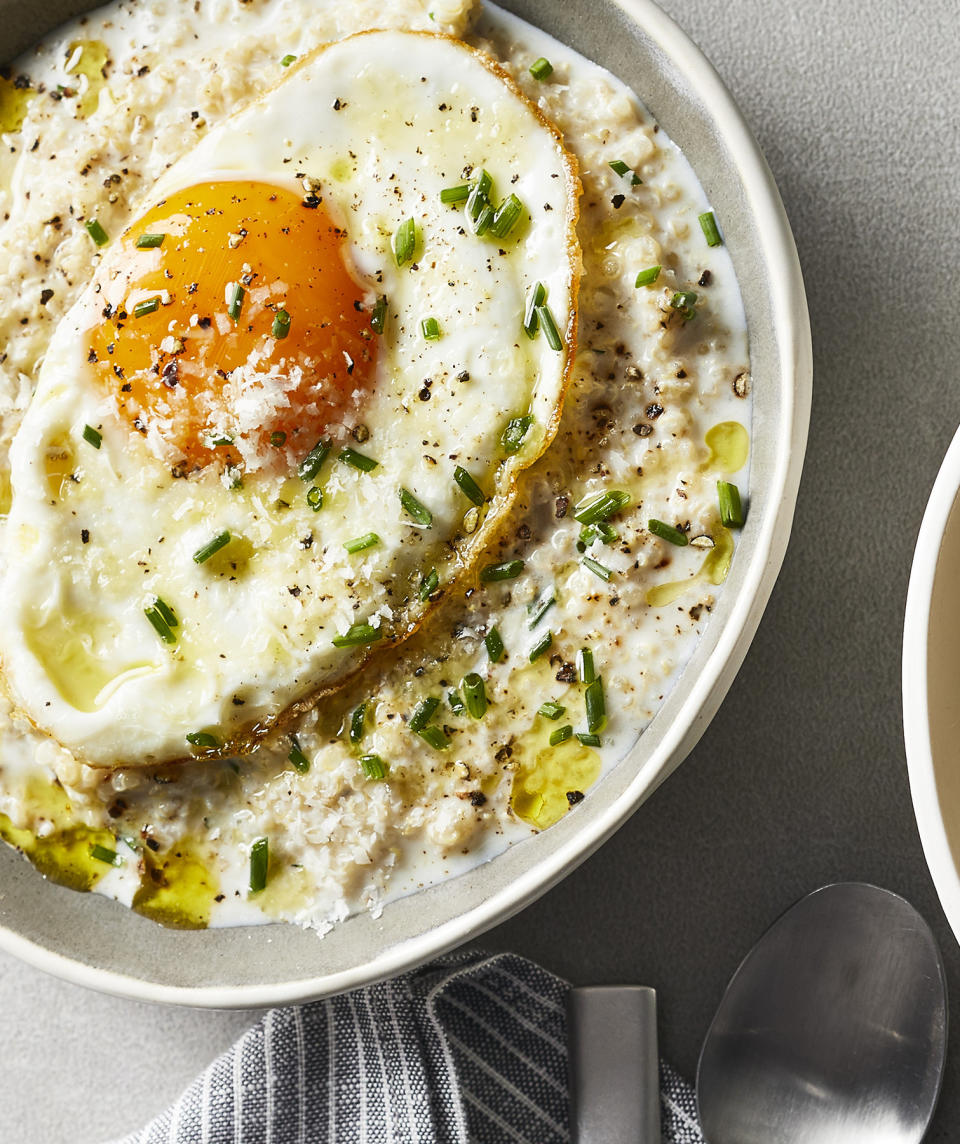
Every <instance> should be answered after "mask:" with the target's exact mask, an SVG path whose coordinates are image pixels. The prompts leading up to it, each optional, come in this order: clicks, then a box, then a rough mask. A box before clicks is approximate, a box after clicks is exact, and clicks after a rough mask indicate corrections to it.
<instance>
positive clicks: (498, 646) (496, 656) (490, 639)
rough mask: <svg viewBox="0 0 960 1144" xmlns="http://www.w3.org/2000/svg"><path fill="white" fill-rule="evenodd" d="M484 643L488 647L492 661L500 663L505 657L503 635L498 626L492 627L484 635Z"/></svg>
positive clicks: (488, 653)
mask: <svg viewBox="0 0 960 1144" xmlns="http://www.w3.org/2000/svg"><path fill="white" fill-rule="evenodd" d="M483 645H484V647H485V648H486V649H487V655H488V656H489V657H490V662H491V663H499V662H500V660H501V659H503V652H504V647H503V637H502V636H501V635H500V633H499V631H497V629H496V628H491V629H490V631H488V632H487V634H486V635H485V636H484V637H483Z"/></svg>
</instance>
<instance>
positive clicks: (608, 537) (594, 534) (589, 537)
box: [579, 520, 620, 552]
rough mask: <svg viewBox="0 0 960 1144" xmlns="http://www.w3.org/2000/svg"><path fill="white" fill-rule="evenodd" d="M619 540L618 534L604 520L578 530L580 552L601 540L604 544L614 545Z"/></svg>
mask: <svg viewBox="0 0 960 1144" xmlns="http://www.w3.org/2000/svg"><path fill="white" fill-rule="evenodd" d="M619 539H620V533H619V532H617V530H616V529H615V528H614V527H613V525H611V524H607V522H606V521H605V520H598V521H597V522H596V523H595V524H588V525H586V526H585V527H584V528H581V529H580V541H579V542H580V544H582V545H583V548H582V549H581V550H580V551H581V552H582V551H584V550H585V549H587V548H589V547H590V545H591V544H593V542H594V541H595V540H602V541H603V543H604V544H614V543H615V542H616V541H617V540H619Z"/></svg>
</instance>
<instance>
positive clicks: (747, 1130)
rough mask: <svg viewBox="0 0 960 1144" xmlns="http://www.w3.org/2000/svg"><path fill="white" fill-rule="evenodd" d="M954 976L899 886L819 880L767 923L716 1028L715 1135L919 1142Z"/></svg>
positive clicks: (724, 1142) (711, 1124)
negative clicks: (948, 975) (949, 977)
mask: <svg viewBox="0 0 960 1144" xmlns="http://www.w3.org/2000/svg"><path fill="white" fill-rule="evenodd" d="M946 1026H947V1007H946V986H945V981H944V970H943V962H942V960H941V957H940V951H939V950H938V948H937V945H936V942H935V941H934V938H933V934H932V933H931V932H930V929H929V927H928V926H927V924H926V922H925V921H924V920H923V918H921V917H920V915H919V914H918V913H917V911H916V910H915V909H914V908H913V907H912V906H911V905H910V904H909V903H908V902H906V901H904V899H903V898H900V897H898V896H897V895H896V894H892V893H890V892H889V891H887V890H881V889H878V888H877V887H876V886H868V885H864V884H862V883H856V882H846V883H838V884H836V885H832V886H826V887H824V888H823V889H820V890H817V891H815V892H814V893H813V894H810V895H808V896H807V897H806V898H803V899H802V900H801V901H800V902H798V903H797V904H796V905H795V906H793V907H792V908H791V909H790V910H788V911H787V912H786V913H785V914H784V915H783V916H782V917H781V918H780V919H779V920H778V921H777V922H775V923H774V925H773V926H772V927H771V928H770V929H769V930H768V931H767V932H766V934H764V936H763V937H762V938H761V939H760V941H759V942H758V943H757V944H756V946H754V948H753V950H752V951H751V952H750V953H749V954H748V955H747V957H746V958H745V959H744V961H743V963H742V964H741V965H740V968H739V969H738V970H737V972H736V973H735V974H734V976H733V979H732V980H731V982H730V984H729V986H728V987H727V991H726V993H725V994H724V996H723V1000H722V1001H721V1002H720V1006H719V1008H718V1009H717V1013H716V1016H715V1017H714V1019H713V1023H712V1024H711V1026H710V1029H709V1030H708V1032H707V1036H706V1039H705V1041H704V1045H703V1049H702V1051H701V1053H700V1061H699V1064H698V1067H697V1102H698V1105H699V1110H700V1120H701V1124H702V1127H703V1132H704V1135H705V1137H706V1139H707V1141H708V1142H709V1144H770V1142H771V1141H776V1142H777V1144H837V1142H838V1141H843V1144H918V1142H919V1141H920V1140H922V1139H923V1135H924V1133H925V1131H926V1129H927V1126H928V1125H929V1123H930V1119H931V1117H932V1116H933V1110H934V1108H935V1107H936V1102H937V1097H938V1096H939V1093H940V1082H941V1077H942V1074H943V1062H944V1054H945V1051H946Z"/></svg>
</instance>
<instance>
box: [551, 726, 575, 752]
mask: <svg viewBox="0 0 960 1144" xmlns="http://www.w3.org/2000/svg"><path fill="white" fill-rule="evenodd" d="M572 738H573V727H571V726H570V724H569V723H564V725H563V726H562V727H558V728H557V729H556V730H555V731H551V732H550V746H551V747H556V746H558V745H559V744H560V743H565V742H566V741H567V740H568V739H572Z"/></svg>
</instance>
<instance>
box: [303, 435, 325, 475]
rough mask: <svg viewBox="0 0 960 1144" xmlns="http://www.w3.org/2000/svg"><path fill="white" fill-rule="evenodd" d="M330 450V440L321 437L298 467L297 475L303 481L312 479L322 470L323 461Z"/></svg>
mask: <svg viewBox="0 0 960 1144" xmlns="http://www.w3.org/2000/svg"><path fill="white" fill-rule="evenodd" d="M329 452H330V442H329V441H326V440H324V439H323V438H321V439H320V440H319V441H318V442H317V443H316V445H314V447H313V448H312V449H311V450H310V452H309V453H307V455H306V456H305V457H304V458H303V460H302V461H301V462H300V464H299V466H298V467H297V475H298V476H299V477H300V480H301V481H312V480H313V479H314V477H316V475H317V473H319V472H320V468H321V466H322V465H323V462H324V461H325V460H326V459H327V456H328V454H329Z"/></svg>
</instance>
